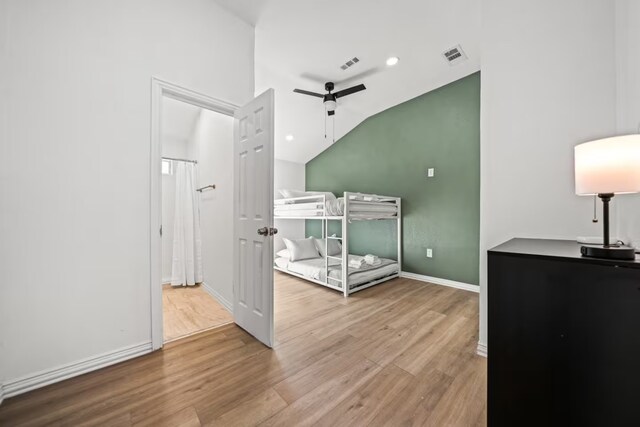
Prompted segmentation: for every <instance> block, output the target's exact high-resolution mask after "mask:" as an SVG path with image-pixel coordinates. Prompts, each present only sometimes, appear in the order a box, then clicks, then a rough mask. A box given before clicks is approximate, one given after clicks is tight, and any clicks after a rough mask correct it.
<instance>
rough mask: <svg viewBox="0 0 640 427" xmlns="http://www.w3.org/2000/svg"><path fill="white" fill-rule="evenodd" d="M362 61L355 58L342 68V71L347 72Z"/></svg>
mask: <svg viewBox="0 0 640 427" xmlns="http://www.w3.org/2000/svg"><path fill="white" fill-rule="evenodd" d="M358 62H360V60H359V59H358V58H356V57H355V56H354V57H353V58H351V59H350V60H348V61H347V62H345V63H344V64H342V65H341V66H340V69H341V70H347V69H349V68H351V67H353V66H354V65H356V64H357V63H358Z"/></svg>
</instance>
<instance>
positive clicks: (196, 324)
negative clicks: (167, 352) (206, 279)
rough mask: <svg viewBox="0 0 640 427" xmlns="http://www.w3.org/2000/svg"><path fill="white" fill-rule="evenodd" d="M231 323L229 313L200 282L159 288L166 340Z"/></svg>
mask: <svg viewBox="0 0 640 427" xmlns="http://www.w3.org/2000/svg"><path fill="white" fill-rule="evenodd" d="M230 322H233V316H231V313H229V312H228V311H227V310H226V309H225V308H224V307H223V306H222V305H221V304H220V303H219V302H218V301H216V300H215V299H214V298H213V297H212V296H211V295H209V294H208V293H207V292H206V291H205V290H204V289H203V288H202V287H201V286H200V285H196V286H187V287H183V286H180V287H176V288H173V287H171V285H164V286H163V287H162V323H163V328H162V329H163V334H164V341H165V342H168V341H172V340H175V339H177V338H182V337H186V336H189V335H192V334H194V333H198V332H201V331H204V330H207V329H211V328H215V327H216V326H221V325H224V324H225V323H230Z"/></svg>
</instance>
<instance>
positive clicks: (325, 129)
mask: <svg viewBox="0 0 640 427" xmlns="http://www.w3.org/2000/svg"><path fill="white" fill-rule="evenodd" d="M323 116H324V139H327V116H326V114H323Z"/></svg>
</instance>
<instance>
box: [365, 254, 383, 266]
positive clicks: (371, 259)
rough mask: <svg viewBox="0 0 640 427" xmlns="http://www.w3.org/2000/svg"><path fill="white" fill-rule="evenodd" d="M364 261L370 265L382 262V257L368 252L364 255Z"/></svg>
mask: <svg viewBox="0 0 640 427" xmlns="http://www.w3.org/2000/svg"><path fill="white" fill-rule="evenodd" d="M364 262H366V263H367V264H369V265H378V264H380V258H378V256H377V255H372V254H367V255H365V256H364Z"/></svg>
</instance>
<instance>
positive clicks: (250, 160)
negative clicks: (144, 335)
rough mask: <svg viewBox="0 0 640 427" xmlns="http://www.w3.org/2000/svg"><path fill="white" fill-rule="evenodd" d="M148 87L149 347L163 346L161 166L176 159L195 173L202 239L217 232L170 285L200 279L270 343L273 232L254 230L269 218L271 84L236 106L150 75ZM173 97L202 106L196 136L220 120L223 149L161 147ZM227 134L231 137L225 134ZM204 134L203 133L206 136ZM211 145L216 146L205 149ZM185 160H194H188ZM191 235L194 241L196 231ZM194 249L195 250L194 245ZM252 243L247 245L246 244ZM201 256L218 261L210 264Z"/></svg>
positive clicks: (267, 223) (210, 292)
mask: <svg viewBox="0 0 640 427" xmlns="http://www.w3.org/2000/svg"><path fill="white" fill-rule="evenodd" d="M151 89H152V90H151V150H150V159H151V185H150V201H151V203H150V224H151V229H150V231H151V232H150V270H151V271H150V273H151V274H150V278H151V280H150V281H151V338H152V348H153V349H154V350H157V349H159V348H161V347H162V346H163V343H164V341H165V340H164V334H163V329H164V328H163V323H164V322H163V317H164V316H163V288H162V286H161V284H162V282H163V268H162V263H163V250H162V236H163V232H164V230H165V224H163V215H162V186H163V185H162V184H163V180H162V178H163V174H162V168H163V167H164V168H165V171H166V170H167V169H168V168H173V167H174V166H173V165H174V164H175V165H176V166H175V167H176V171H178V170H180V171H181V172H180V173H183V172H184V169H189V170H191V172H192V173H193V176H195V178H191V179H192V180H196V179H197V182H198V183H197V187H198V188H195V186H194V185H195V184H194V183H193V182H192V183H191V187H190V188H192V190H193V189H194V188H195V190H198V189H199V190H201V191H197V193H199V194H194V193H193V191H190V192H189V194H191V195H192V196H193V197H194V200H193V206H195V205H198V204H199V206H200V207H201V208H202V210H201V211H200V219H201V222H200V224H201V226H202V225H203V224H204V226H203V227H201V230H200V231H201V238H203V239H204V235H206V234H211V233H210V232H213V235H214V236H215V238H214V239H210V240H208V242H209V243H207V242H204V241H202V242H201V245H200V248H201V250H203V252H202V253H201V255H202V256H203V257H205V258H206V261H205V263H204V264H203V271H202V274H201V275H200V274H199V273H198V269H197V268H194V269H193V271H191V272H190V273H189V274H183V273H180V274H177V275H174V273H173V272H172V273H171V276H172V277H171V282H172V284H174V285H176V286H179V285H181V283H177V282H179V281H180V280H181V278H183V277H184V278H185V279H184V285H185V286H184V287H185V288H190V287H191V286H190V285H192V284H193V285H194V286H195V285H196V284H198V283H199V285H198V288H195V287H193V288H194V289H202V290H203V291H205V292H206V293H207V294H208V295H209V296H213V297H214V298H215V300H217V302H218V303H220V304H221V305H222V306H223V307H225V308H226V309H228V310H229V312H230V313H231V316H232V319H233V321H234V322H235V323H236V324H237V325H238V326H240V327H241V328H243V329H245V330H246V331H247V332H249V333H250V334H251V335H253V336H254V337H256V338H257V339H258V340H259V341H261V342H262V343H264V344H266V345H267V346H271V345H272V342H273V264H272V262H271V258H272V256H273V240H272V237H271V236H270V235H268V234H261V233H260V232H259V231H260V230H262V229H263V228H265V226H272V225H273V199H271V198H270V197H266V195H267V194H272V193H273V139H274V137H273V122H274V116H273V107H274V94H273V90H272V89H269V90H267V91H266V92H264V93H263V94H261V95H260V96H258V97H257V98H255V99H254V100H252V101H251V102H249V103H247V104H246V105H244V106H242V107H239V106H237V105H234V104H230V103H228V102H225V101H221V100H218V99H215V98H211V97H209V96H207V95H204V94H201V93H198V92H195V91H192V90H189V89H186V88H184V87H181V86H178V85H175V84H173V83H169V82H166V81H163V80H160V79H157V78H152V84H151ZM173 101H179V102H183V103H186V104H188V105H189V106H191V107H197V108H199V109H200V110H201V111H200V112H199V113H198V123H200V125H198V127H197V129H194V131H193V133H192V136H193V137H195V136H197V134H198V132H200V133H203V134H205V133H207V132H209V133H210V134H215V132H213V131H212V130H211V129H212V128H213V127H215V126H214V124H215V123H216V122H218V123H224V125H223V127H224V129H226V130H225V131H224V132H223V133H225V132H226V133H225V135H226V137H225V138H221V139H227V141H226V143H225V142H222V144H221V146H222V147H223V148H224V150H223V151H222V153H223V154H220V152H218V153H217V156H216V155H213V156H212V154H214V153H215V151H216V149H220V146H218V145H211V144H204V145H203V146H202V147H200V148H199V149H197V150H195V151H194V149H193V148H191V149H187V150H186V151H183V152H182V153H177V154H175V155H176V156H177V155H180V156H183V157H173V156H170V155H169V154H163V146H162V131H163V111H164V109H166V108H167V105H169V104H168V103H169V102H173ZM231 125H232V126H231ZM231 128H232V129H233V130H232V131H231V130H230V129H231ZM207 129H208V131H207ZM229 134H231V135H232V138H229ZM200 136H202V135H200ZM206 139H207V138H203V140H206ZM209 139H211V138H209ZM192 147H194V146H193V145H192ZM211 150H213V153H211V152H209V151H211ZM165 151H166V150H165ZM184 153H186V154H184ZM163 155H164V156H165V157H167V158H166V159H164V160H165V161H167V162H166V163H163V159H162V157H163ZM196 156H204V157H203V159H204V158H205V157H206V158H209V159H213V160H210V161H209V163H210V166H211V167H207V168H204V167H201V166H204V164H200V162H202V161H203V160H200V159H196V158H195V157H196ZM169 157H172V158H169ZM216 161H217V163H216ZM188 164H191V166H190V167H187V166H185V165H188ZM170 165H171V166H170ZM196 165H197V166H196ZM196 168H198V169H199V171H198V172H197V173H194V172H193V169H196ZM210 174H217V175H215V176H214V175H210ZM177 188H178V183H177V181H176V189H177ZM200 193H202V194H200ZM205 193H206V194H205ZM206 203H209V205H206ZM203 205H206V206H210V207H212V208H213V209H207V208H206V206H205V207H204V208H203V207H202V206H203ZM216 206H217V207H216ZM197 211H198V209H195V208H191V210H189V209H187V212H189V213H194V212H197ZM207 211H208V213H207ZM205 216H206V218H205ZM174 219H175V218H174ZM195 223H197V221H195V222H194V224H195ZM216 226H217V228H216ZM256 227H257V228H256ZM207 229H208V230H209V231H207ZM256 230H258V233H256ZM229 239H230V240H229ZM191 240H193V241H195V240H196V239H195V235H194V238H192V239H191ZM191 240H190V241H191ZM214 240H215V241H214ZM190 241H189V242H190ZM190 244H191V243H189V245H190ZM189 247H190V246H189ZM195 248H196V249H197V246H196V247H195ZM249 248H251V250H248V249H249ZM196 249H194V250H193V251H192V254H193V255H192V256H193V258H194V259H195V258H197V254H198V251H197V250H196ZM172 262H173V261H172ZM206 262H208V263H211V265H215V266H214V267H210V268H207V267H206ZM216 266H217V267H216ZM207 270H208V271H209V273H207ZM173 276H177V277H173ZM209 277H210V279H209ZM174 282H176V283H174ZM172 288H173V286H172ZM225 289H226V290H225Z"/></svg>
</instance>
